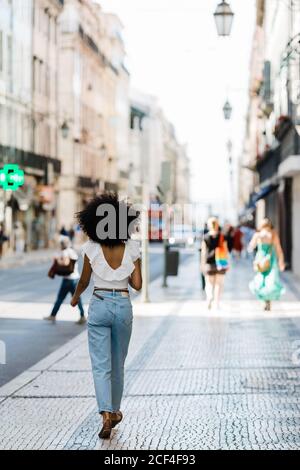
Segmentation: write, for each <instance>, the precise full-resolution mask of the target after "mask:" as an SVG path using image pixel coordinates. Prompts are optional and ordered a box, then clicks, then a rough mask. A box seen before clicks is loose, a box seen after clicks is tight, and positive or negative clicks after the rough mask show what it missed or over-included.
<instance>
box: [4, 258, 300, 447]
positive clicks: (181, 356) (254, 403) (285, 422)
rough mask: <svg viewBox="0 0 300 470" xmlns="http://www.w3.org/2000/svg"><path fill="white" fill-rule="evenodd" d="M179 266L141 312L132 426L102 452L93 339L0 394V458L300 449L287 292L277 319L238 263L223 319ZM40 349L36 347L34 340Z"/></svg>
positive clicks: (292, 295) (295, 321) (133, 364)
mask: <svg viewBox="0 0 300 470" xmlns="http://www.w3.org/2000/svg"><path fill="white" fill-rule="evenodd" d="M197 269H198V267H197V264H196V262H195V260H194V261H191V263H188V264H186V265H184V266H183V267H182V269H181V272H180V277H179V278H178V279H172V280H171V281H170V288H169V290H168V291H167V292H166V291H163V290H162V289H161V288H160V284H159V281H156V282H155V283H154V284H153V285H152V286H151V297H152V299H155V300H156V301H155V302H154V303H152V304H149V305H143V304H141V303H139V301H138V300H137V301H136V302H135V321H134V334H133V340H132V344H131V348H130V353H129V357H128V361H127V376H126V390H125V399H124V406H123V410H124V414H125V420H124V423H122V425H121V426H120V427H119V428H118V429H116V430H114V432H113V435H112V438H111V440H110V441H108V442H101V443H100V442H99V441H98V437H97V433H98V430H99V417H98V416H97V413H96V405H95V399H94V391H93V384H92V377H91V372H90V364H89V359H88V351H87V344H86V333H83V334H81V335H80V336H78V337H77V338H75V339H74V340H72V341H70V342H69V343H67V344H66V345H65V346H63V347H62V348H60V349H59V350H57V351H55V352H54V353H53V354H51V355H50V356H48V357H47V358H46V359H44V360H43V361H41V362H40V363H38V364H36V365H35V366H34V367H32V368H31V369H30V370H28V371H26V372H25V373H24V374H22V375H21V376H19V377H18V378H17V379H15V380H14V381H12V382H11V383H9V384H7V385H6V386H4V387H2V388H1V389H0V448H2V449H112V450H117V449H130V450H132V449H168V450H173V449H174V450H180V449H184V450H186V449H191V450H193V449H298V448H300V433H299V425H300V370H299V357H300V353H299V349H300V342H299V340H300V312H299V303H298V300H299V298H298V294H297V290H295V288H291V289H289V287H288V292H287V295H286V297H285V299H284V300H283V301H282V302H280V303H278V304H277V305H276V306H275V309H274V311H273V312H272V313H271V314H266V313H264V312H262V310H261V306H260V305H259V304H258V303H257V302H256V301H254V300H253V299H252V298H251V296H250V295H249V292H248V288H247V283H248V280H249V277H250V276H251V273H250V271H249V268H248V266H247V265H246V263H245V262H241V263H240V264H239V265H238V266H237V267H235V268H234V269H232V271H231V273H230V275H228V279H227V286H226V293H225V295H224V303H223V307H222V310H221V311H220V312H214V311H212V312H207V311H206V309H205V303H204V300H203V297H202V294H201V293H200V281H199V276H198V271H197ZM33 340H34V339H33Z"/></svg>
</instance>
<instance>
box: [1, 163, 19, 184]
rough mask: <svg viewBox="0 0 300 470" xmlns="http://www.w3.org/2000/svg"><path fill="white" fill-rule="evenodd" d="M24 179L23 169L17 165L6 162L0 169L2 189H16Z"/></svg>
mask: <svg viewBox="0 0 300 470" xmlns="http://www.w3.org/2000/svg"><path fill="white" fill-rule="evenodd" d="M24 181H25V178H24V171H23V170H20V168H19V166H18V165H15V164H8V165H4V167H3V168H2V169H0V186H2V187H3V189H4V191H17V189H18V188H19V187H20V186H23V184H24Z"/></svg>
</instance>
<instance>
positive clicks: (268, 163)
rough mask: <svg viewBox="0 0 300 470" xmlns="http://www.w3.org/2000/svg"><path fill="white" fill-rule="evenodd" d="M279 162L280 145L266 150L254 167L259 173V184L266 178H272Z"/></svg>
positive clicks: (275, 173)
mask: <svg viewBox="0 0 300 470" xmlns="http://www.w3.org/2000/svg"><path fill="white" fill-rule="evenodd" d="M279 164H280V147H277V148H276V149H274V150H273V149H270V150H267V151H266V152H265V153H264V155H263V157H262V158H261V159H260V160H259V161H258V162H257V164H256V169H257V172H258V174H259V182H260V184H262V183H264V182H265V181H267V180H271V179H274V177H276V175H277V171H278V166H279Z"/></svg>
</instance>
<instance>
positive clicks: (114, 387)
mask: <svg viewBox="0 0 300 470" xmlns="http://www.w3.org/2000/svg"><path fill="white" fill-rule="evenodd" d="M132 213H133V210H132V208H131V207H130V206H129V205H127V204H126V203H125V202H120V201H119V199H118V196H117V195H115V194H103V195H101V196H98V197H96V198H95V199H93V200H92V201H91V202H90V203H89V204H88V206H87V207H86V209H85V210H83V211H82V212H80V213H79V214H78V221H79V224H80V226H81V228H82V230H83V231H84V232H85V233H86V235H87V236H88V237H89V241H88V242H87V243H86V244H85V245H84V247H83V254H84V266H83V270H82V274H81V277H80V280H79V283H78V285H77V288H76V291H75V294H74V296H73V298H72V301H71V305H72V306H73V307H75V306H76V305H77V303H78V301H79V298H80V296H81V294H82V292H84V290H85V289H86V288H87V287H88V285H89V282H90V278H91V276H92V278H93V283H94V292H93V296H92V299H91V302H90V306H89V315H88V341H89V351H90V357H91V363H92V371H93V377H94V385H95V391H96V398H97V404H98V410H99V413H100V415H102V420H103V424H102V429H101V431H100V433H99V437H100V438H103V439H107V438H109V437H110V434H111V430H112V428H114V427H115V426H116V425H117V424H119V423H120V422H121V420H122V419H123V415H122V413H121V411H120V408H121V400H122V395H123V384H124V363H125V359H126V356H127V352H128V346H129V341H130V337H131V330H132V305H131V300H130V296H129V290H128V286H129V285H130V286H131V287H133V288H134V289H135V290H140V289H141V288H142V276H141V266H140V249H139V243H138V242H137V241H133V240H131V239H130V237H131V235H132V233H133V232H134V229H135V224H136V222H137V218H138V214H136V215H132ZM97 214H105V216H104V215H97ZM107 214H108V216H107ZM124 214H125V218H124Z"/></svg>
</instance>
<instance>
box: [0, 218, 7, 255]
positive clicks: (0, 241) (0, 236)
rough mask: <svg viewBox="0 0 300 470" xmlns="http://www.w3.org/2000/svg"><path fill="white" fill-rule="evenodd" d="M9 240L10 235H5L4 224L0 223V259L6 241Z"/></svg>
mask: <svg viewBox="0 0 300 470" xmlns="http://www.w3.org/2000/svg"><path fill="white" fill-rule="evenodd" d="M7 241H8V237H7V236H6V235H5V232H4V228H3V225H2V224H0V259H1V258H2V254H3V246H4V243H6V242H7Z"/></svg>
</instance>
